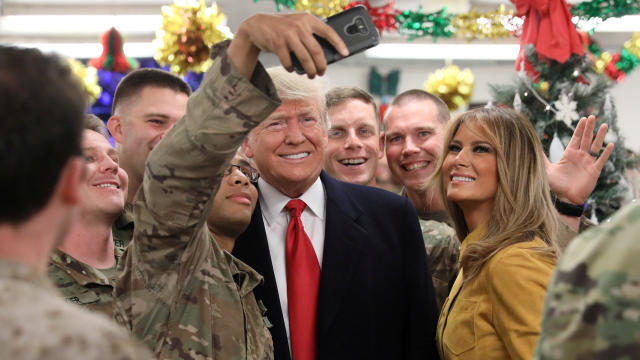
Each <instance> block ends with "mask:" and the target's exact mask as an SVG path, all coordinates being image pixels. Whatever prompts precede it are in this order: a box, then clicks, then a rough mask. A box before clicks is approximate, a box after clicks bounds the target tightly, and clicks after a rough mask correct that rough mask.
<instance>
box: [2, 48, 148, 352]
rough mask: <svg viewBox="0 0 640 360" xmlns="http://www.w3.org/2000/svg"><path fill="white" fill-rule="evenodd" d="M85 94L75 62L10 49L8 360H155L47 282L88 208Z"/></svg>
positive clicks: (5, 71)
mask: <svg viewBox="0 0 640 360" xmlns="http://www.w3.org/2000/svg"><path fill="white" fill-rule="evenodd" d="M86 105H87V103H86V98H85V95H84V92H83V90H82V88H81V86H80V84H79V82H78V81H77V80H76V79H75V76H74V75H73V73H72V72H71V70H70V69H69V67H68V65H67V64H66V61H64V60H62V59H60V58H58V57H56V56H53V55H43V54H42V53H40V52H39V51H38V50H34V49H19V48H15V47H5V46H0V108H1V109H2V114H1V115H0V163H1V166H2V172H0V185H2V189H4V190H3V194H2V199H3V204H4V205H3V206H2V209H1V210H0V322H1V323H2V326H1V327H0V345H1V346H0V358H2V359H25V360H32V359H33V360H35V359H79V358H82V359H105V360H106V359H132V360H134V359H135V360H138V359H151V358H152V357H151V354H149V352H148V351H147V350H146V349H145V348H144V347H143V346H142V345H141V344H138V343H137V342H135V341H134V340H133V339H130V338H129V336H128V335H127V334H126V331H125V330H124V329H122V328H120V327H118V325H116V324H115V323H113V322H112V320H110V319H108V318H107V317H105V316H104V315H101V314H92V313H90V312H88V311H86V310H85V309H81V308H79V307H77V306H74V305H71V304H68V303H66V302H65V301H64V300H63V299H61V298H60V295H59V294H58V293H57V291H56V289H55V287H53V286H52V284H51V283H50V282H49V280H48V279H47V277H46V269H47V263H48V262H49V258H50V256H51V252H52V251H53V250H54V249H55V248H56V247H57V246H58V245H60V243H61V242H62V241H63V239H64V238H65V236H66V233H67V231H68V230H69V227H70V226H71V224H72V222H73V221H74V213H75V207H76V205H77V204H78V203H79V202H80V197H81V184H82V180H83V172H84V164H83V160H82V158H81V140H82V117H83V112H84V109H85V107H86Z"/></svg>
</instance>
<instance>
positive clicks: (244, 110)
mask: <svg viewBox="0 0 640 360" xmlns="http://www.w3.org/2000/svg"><path fill="white" fill-rule="evenodd" d="M228 43H229V42H228V41H226V42H223V43H219V44H217V45H215V46H214V48H213V49H212V52H211V54H212V55H211V57H212V58H213V60H214V62H213V65H212V66H211V68H210V69H209V70H208V71H207V74H206V75H205V77H204V79H203V81H202V84H201V86H200V88H199V89H198V91H196V92H195V93H194V94H192V95H191V97H190V98H189V101H188V103H187V112H186V115H185V116H184V117H183V118H182V119H181V120H180V121H178V122H177V123H176V124H175V126H174V127H173V128H172V129H171V130H170V131H169V132H168V133H167V134H166V135H165V137H164V138H163V139H162V140H161V141H160V142H159V143H158V145H156V147H155V148H154V149H153V151H152V152H151V153H150V154H149V157H148V159H147V164H146V169H145V174H144V179H143V183H142V186H141V188H140V190H139V191H138V193H137V195H136V199H135V200H134V209H133V216H134V222H135V229H134V240H133V241H132V242H131V244H130V246H129V247H128V248H127V251H126V253H125V255H124V259H123V260H124V261H123V262H122V264H121V266H120V270H122V273H121V275H120V276H119V279H118V281H117V288H116V296H117V303H118V304H117V306H116V308H117V311H118V314H117V315H116V318H117V319H118V321H119V322H122V323H123V324H124V325H125V326H127V327H128V328H129V329H131V328H132V327H133V324H132V317H134V318H135V316H132V314H131V311H132V310H131V308H132V306H133V303H136V302H137V304H136V306H141V307H142V308H144V306H142V305H141V304H144V303H147V304H149V303H151V304H158V303H160V304H165V305H167V306H166V310H167V311H168V307H169V306H170V305H169V304H171V303H172V302H173V300H174V299H173V298H174V297H175V296H176V295H178V294H180V286H181V285H182V283H181V281H180V280H181V279H183V278H184V277H188V276H189V274H188V272H189V271H193V270H194V266H193V265H194V263H195V262H197V261H200V260H202V259H199V258H198V256H200V257H202V256H204V254H202V253H200V252H198V250H197V249H196V248H195V245H194V246H190V245H191V243H190V241H191V240H192V239H193V238H194V237H195V236H196V233H197V232H198V231H201V229H203V228H204V227H205V225H204V222H205V221H206V214H207V212H208V209H209V208H210V207H211V203H212V198H213V195H214V194H215V192H216V191H217V188H218V186H219V183H220V181H221V178H222V177H223V174H224V170H225V168H226V167H227V165H228V163H229V161H230V160H231V158H232V157H233V156H234V154H235V152H236V150H237V148H238V146H239V145H240V144H241V142H242V141H243V139H244V138H245V136H246V135H247V133H248V132H249V131H250V130H251V129H252V128H253V127H255V126H256V125H257V124H258V123H260V121H262V120H263V119H265V118H266V117H267V116H268V115H269V114H271V112H273V111H274V110H275V109H276V108H277V107H278V106H279V104H280V101H279V99H278V97H277V95H276V91H275V88H274V86H273V83H272V82H271V79H270V78H269V77H268V75H267V74H266V71H265V70H264V68H263V67H262V65H260V64H258V65H257V66H256V69H255V71H254V73H253V75H252V79H251V81H247V80H246V79H245V78H244V77H242V76H241V75H239V74H237V73H236V72H235V70H234V69H233V67H232V65H231V62H230V60H229V58H228V57H227V53H226V48H227V47H228ZM199 238H203V237H199ZM204 238H205V239H208V238H207V237H204ZM194 253H195V255H194ZM159 308H162V307H159ZM155 315H158V314H155ZM158 317H162V316H158ZM133 321H135V320H133Z"/></svg>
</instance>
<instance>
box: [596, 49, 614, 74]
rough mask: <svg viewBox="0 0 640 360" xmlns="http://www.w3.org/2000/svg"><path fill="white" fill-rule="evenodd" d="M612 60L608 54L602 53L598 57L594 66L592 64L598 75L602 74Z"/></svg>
mask: <svg viewBox="0 0 640 360" xmlns="http://www.w3.org/2000/svg"><path fill="white" fill-rule="evenodd" d="M612 59H613V56H611V54H610V53H609V52H607V51H603V52H602V53H600V56H598V58H597V60H596V62H595V64H593V65H594V67H595V70H596V72H598V74H602V73H603V72H604V69H605V68H606V67H607V65H608V64H609V62H610V61H611V60H612Z"/></svg>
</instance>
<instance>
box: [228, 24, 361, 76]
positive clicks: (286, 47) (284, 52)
mask: <svg viewBox="0 0 640 360" xmlns="http://www.w3.org/2000/svg"><path fill="white" fill-rule="evenodd" d="M314 34H315V35H318V36H320V37H322V38H324V39H326V40H327V41H328V42H329V43H330V44H331V45H333V46H334V47H335V48H336V49H337V50H338V52H339V53H340V54H341V55H343V56H347V55H348V54H349V51H348V50H347V46H346V45H345V44H344V42H343V41H342V39H341V38H340V36H338V34H337V33H336V32H335V31H334V30H333V29H332V28H331V27H330V26H329V25H327V24H325V23H324V22H322V21H321V20H319V19H317V18H316V17H314V16H313V15H311V14H308V13H299V14H256V15H254V16H252V17H250V18H248V19H247V20H245V21H243V22H242V24H240V27H239V28H238V32H237V33H236V35H235V37H234V39H233V40H232V42H231V45H230V46H229V51H228V54H229V58H230V59H231V62H232V63H233V65H234V67H235V68H236V71H238V72H239V73H240V74H242V75H243V76H245V77H246V78H250V77H251V74H252V73H253V69H254V68H255V65H256V62H257V61H258V55H259V54H260V51H267V52H271V53H274V54H275V55H277V56H278V58H279V59H280V63H281V64H282V66H283V67H284V68H285V69H287V70H288V71H293V64H292V62H291V56H290V53H291V52H293V53H294V54H296V56H297V57H298V59H299V60H300V63H301V64H302V67H303V68H304V70H305V72H306V73H307V76H308V77H309V78H313V77H315V76H316V75H322V74H324V72H325V70H326V68H327V62H326V60H325V58H324V52H323V51H322V47H321V46H320V44H319V43H318V41H317V40H316V39H315V38H314V36H313V35H314Z"/></svg>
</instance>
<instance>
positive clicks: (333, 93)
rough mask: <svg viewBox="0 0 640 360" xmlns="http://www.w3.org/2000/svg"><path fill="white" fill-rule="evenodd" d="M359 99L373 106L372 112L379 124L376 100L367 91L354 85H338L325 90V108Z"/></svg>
mask: <svg viewBox="0 0 640 360" xmlns="http://www.w3.org/2000/svg"><path fill="white" fill-rule="evenodd" d="M352 99H353V100H360V101H362V102H364V103H365V104H369V105H371V106H372V107H373V112H374V114H375V115H376V123H378V125H380V110H379V109H378V105H376V101H375V99H374V98H373V96H371V94H369V93H368V92H366V91H364V90H362V89H360V88H359V87H356V86H339V87H335V88H333V89H331V90H329V91H328V92H327V95H325V100H326V104H327V109H331V108H332V107H334V106H338V105H340V104H342V103H343V102H345V101H347V100H352Z"/></svg>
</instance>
